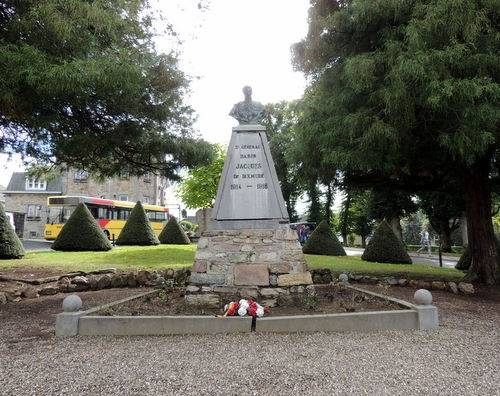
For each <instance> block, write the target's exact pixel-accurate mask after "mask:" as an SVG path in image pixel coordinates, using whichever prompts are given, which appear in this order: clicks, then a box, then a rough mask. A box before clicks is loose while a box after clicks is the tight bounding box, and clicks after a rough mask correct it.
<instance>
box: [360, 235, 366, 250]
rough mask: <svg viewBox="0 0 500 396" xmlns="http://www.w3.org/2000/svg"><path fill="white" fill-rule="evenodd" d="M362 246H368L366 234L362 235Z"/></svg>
mask: <svg viewBox="0 0 500 396" xmlns="http://www.w3.org/2000/svg"><path fill="white" fill-rule="evenodd" d="M361 247H362V248H363V249H364V248H365V247H366V235H361Z"/></svg>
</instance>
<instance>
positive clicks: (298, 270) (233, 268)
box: [190, 227, 312, 294]
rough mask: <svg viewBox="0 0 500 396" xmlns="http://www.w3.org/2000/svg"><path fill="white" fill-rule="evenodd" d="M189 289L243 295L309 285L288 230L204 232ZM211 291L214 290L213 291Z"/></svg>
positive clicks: (299, 251)
mask: <svg viewBox="0 0 500 396" xmlns="http://www.w3.org/2000/svg"><path fill="white" fill-rule="evenodd" d="M190 283H191V285H194V286H211V287H213V286H221V287H225V289H220V290H221V291H222V290H226V291H227V290H229V289H228V288H231V290H237V289H238V288H241V289H242V291H243V293H244V294H245V293H247V291H248V290H251V289H253V288H260V287H270V286H271V287H273V286H276V287H288V286H298V285H310V284H312V277H311V273H310V272H309V271H307V267H306V263H305V260H304V255H303V253H302V247H301V246H300V243H299V242H298V241H297V236H296V233H295V232H294V231H293V230H291V229H290V228H288V227H286V228H280V229H242V230H214V231H205V232H204V233H203V234H202V236H201V238H200V239H199V241H198V249H197V252H196V257H195V262H194V265H193V269H192V271H191V281H190ZM214 290H217V288H215V289H214Z"/></svg>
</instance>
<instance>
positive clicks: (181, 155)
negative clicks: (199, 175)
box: [0, 0, 212, 179]
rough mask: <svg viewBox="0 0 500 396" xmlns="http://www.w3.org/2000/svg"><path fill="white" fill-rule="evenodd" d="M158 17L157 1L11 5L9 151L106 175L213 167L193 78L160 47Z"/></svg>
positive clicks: (1, 86) (1, 68)
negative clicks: (196, 128) (198, 120)
mask: <svg viewBox="0 0 500 396" xmlns="http://www.w3.org/2000/svg"><path fill="white" fill-rule="evenodd" d="M155 17H156V15H155V14H154V13H153V10H152V9H151V8H150V6H149V5H148V1H147V0H127V1H123V0H107V1H86V0H64V1H61V0H43V1H40V0H4V1H1V2H0V26H1V29H0V114H1V117H0V128H1V130H2V133H1V134H0V149H2V150H3V151H7V152H17V153H21V154H23V155H28V156H29V157H30V158H34V159H35V160H36V161H37V162H38V163H40V164H52V163H54V162H55V163H56V164H65V165H71V166H73V167H76V168H80V169H85V170H88V171H90V172H92V173H94V174H101V175H103V176H113V175H116V174H117V173H119V172H120V171H128V172H129V173H135V174H144V172H146V171H155V172H157V173H161V174H163V175H165V176H166V177H168V178H170V179H177V178H178V176H177V171H178V170H179V169H180V168H182V167H185V166H187V167H192V166H196V165H199V164H201V163H204V162H207V161H208V160H209V158H210V156H211V152H212V149H211V146H210V145H209V144H208V143H206V142H204V141H201V140H199V139H198V138H197V137H196V136H195V135H194V134H193V132H192V128H191V126H192V121H193V116H192V113H193V111H192V109H191V108H190V107H189V106H187V105H186V104H185V103H184V96H185V92H186V91H187V89H188V83H189V81H188V79H187V78H186V76H185V75H184V73H183V72H182V71H181V70H180V68H179V62H178V59H177V55H176V53H175V52H174V51H172V52H170V53H168V54H159V53H157V51H156V49H155V46H154V41H153V37H154V35H155V32H154V29H153V21H154V18H155ZM168 26H169V25H167V29H169V28H168ZM169 30H170V32H169V34H168V36H167V37H166V38H165V40H171V41H176V40H177V39H176V38H175V32H173V31H172V29H171V28H170V29H169ZM40 142H43V144H41V143H40Z"/></svg>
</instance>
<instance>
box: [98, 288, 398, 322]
mask: <svg viewBox="0 0 500 396" xmlns="http://www.w3.org/2000/svg"><path fill="white" fill-rule="evenodd" d="M317 290H318V291H317V294H316V296H309V295H307V294H305V293H304V294H300V295H299V294H297V295H290V296H285V297H279V298H278V300H277V302H278V305H277V306H276V307H272V308H270V312H269V313H268V314H266V315H265V316H284V315H315V314H316V315H317V314H330V313H346V312H366V311H381V310H384V311H386V310H397V309H405V308H404V307H401V306H399V305H397V304H395V303H392V302H390V301H386V300H382V299H380V298H377V297H372V296H369V295H367V294H364V293H359V292H356V291H354V290H351V289H348V288H344V287H342V286H338V285H335V286H333V285H332V286H330V285H325V286H324V287H321V288H317ZM231 301H234V299H230V297H228V298H227V299H224V298H221V303H220V305H219V306H218V307H213V306H194V305H191V304H187V303H186V302H185V300H184V292H183V290H182V289H180V290H172V291H168V292H167V291H160V292H159V293H158V294H155V295H150V296H146V297H143V298H138V299H136V300H132V301H129V302H128V303H125V304H120V305H118V306H115V307H111V308H107V309H105V310H103V311H101V312H99V314H101V315H106V316H113V315H114V316H154V315H209V316H212V315H213V316H217V315H223V314H224V305H225V304H227V303H229V302H231ZM257 302H260V301H257Z"/></svg>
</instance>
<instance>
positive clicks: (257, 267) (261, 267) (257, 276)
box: [234, 264, 269, 286]
mask: <svg viewBox="0 0 500 396" xmlns="http://www.w3.org/2000/svg"><path fill="white" fill-rule="evenodd" d="M234 284H235V285H237V286H269V271H268V269H267V265H266V264H249V265H247V264H240V265H236V266H235V267H234Z"/></svg>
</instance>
